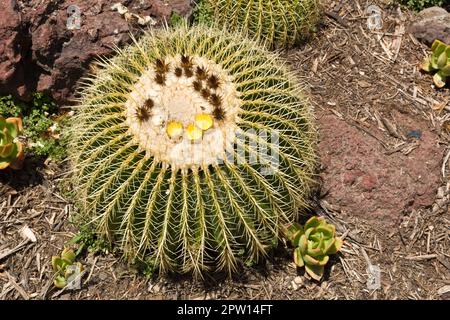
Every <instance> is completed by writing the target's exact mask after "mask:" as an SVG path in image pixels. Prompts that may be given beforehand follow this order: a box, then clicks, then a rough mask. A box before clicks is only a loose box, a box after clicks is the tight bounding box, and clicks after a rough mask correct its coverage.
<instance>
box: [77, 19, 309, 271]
mask: <svg viewBox="0 0 450 320" xmlns="http://www.w3.org/2000/svg"><path fill="white" fill-rule="evenodd" d="M85 82H86V83H85V85H84V89H83V91H82V98H81V101H80V106H78V107H77V111H76V114H75V116H74V118H73V121H72V126H71V134H72V142H71V147H70V149H71V151H72V156H73V163H74V166H75V174H74V178H75V179H74V182H75V186H76V187H77V197H78V198H79V199H80V205H81V215H82V217H83V218H85V220H87V221H89V223H91V224H92V225H93V226H94V227H95V228H96V230H97V232H98V235H100V236H102V237H105V238H107V239H109V240H110V241H111V242H112V243H113V244H114V245H115V246H116V247H117V248H119V249H120V250H121V251H122V252H123V253H124V255H125V256H126V257H127V258H128V259H130V260H135V259H143V260H146V261H151V262H152V263H153V264H154V266H155V267H157V268H158V269H159V270H160V272H166V271H177V272H190V271H194V272H195V273H196V274H200V273H201V272H202V271H203V270H205V269H209V268H211V269H214V270H226V271H228V272H232V271H234V270H235V269H236V267H237V265H238V261H239V259H240V258H241V257H242V258H243V259H244V260H246V259H251V260H257V259H258V258H259V257H261V256H263V255H265V254H266V253H267V250H268V249H269V248H270V247H272V246H273V245H274V244H275V243H276V241H277V238H278V236H279V227H280V225H281V224H282V223H286V222H290V221H292V219H293V218H294V216H295V214H296V213H297V212H298V211H299V210H301V209H303V208H305V206H306V198H307V197H308V195H309V191H310V187H311V182H312V177H313V170H314V162H315V155H314V142H315V132H314V129H313V127H312V123H311V113H310V107H309V105H308V103H307V102H306V101H305V99H304V98H303V96H302V94H301V91H300V88H299V85H298V83H297V81H296V79H295V78H294V77H293V75H292V74H291V73H289V72H288V71H287V69H286V68H285V67H284V66H283V63H282V62H280V60H279V59H278V57H277V56H276V55H274V54H272V53H269V52H268V51H266V50H265V49H263V48H261V47H259V46H258V45H256V44H255V43H254V42H252V41H249V40H247V39H246V38H244V37H243V36H241V35H240V34H232V33H228V32H227V31H225V30H217V29H215V28H209V27H205V26H196V27H193V28H190V29H188V28H187V27H185V26H180V27H178V28H176V29H171V30H165V29H164V30H158V31H153V32H152V33H151V34H147V35H145V36H143V37H142V38H141V40H139V41H136V42H135V44H134V45H132V46H129V47H128V48H126V49H124V50H118V55H117V56H116V57H115V58H112V59H110V60H104V61H103V62H101V63H99V66H98V70H97V72H96V74H95V75H93V76H92V77H91V78H90V79H87V80H86V81H85ZM261 133H263V134H261ZM238 136H239V137H241V138H240V139H237V138H236V137H238ZM263 138H264V139H263ZM266 138H267V139H266ZM260 150H266V151H267V152H266V153H267V154H271V155H272V156H274V158H277V159H278V162H275V161H265V160H264V159H262V158H263V157H262V156H260V153H259V151H260ZM249 159H250V160H251V159H253V160H257V161H249ZM266 160H267V159H266ZM267 170H269V171H267ZM264 172H266V173H264ZM267 172H269V174H267Z"/></svg>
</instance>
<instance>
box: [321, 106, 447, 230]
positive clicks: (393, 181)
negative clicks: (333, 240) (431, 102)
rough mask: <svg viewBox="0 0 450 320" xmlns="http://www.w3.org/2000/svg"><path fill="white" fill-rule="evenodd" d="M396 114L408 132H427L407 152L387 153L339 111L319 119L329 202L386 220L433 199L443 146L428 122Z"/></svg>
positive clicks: (431, 202)
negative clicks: (349, 122)
mask: <svg viewBox="0 0 450 320" xmlns="http://www.w3.org/2000/svg"><path fill="white" fill-rule="evenodd" d="M396 119H397V120H398V121H400V122H401V123H400V124H399V125H400V126H401V127H403V128H404V130H406V131H405V132H404V134H405V135H406V133H407V130H416V129H418V130H421V131H422V136H421V138H420V140H418V141H419V146H418V148H416V149H415V150H413V151H412V152H411V153H410V154H408V155H404V154H402V153H400V152H396V153H393V154H391V155H387V154H386V153H385V149H384V148H383V147H382V146H381V145H380V144H379V143H378V141H376V140H375V139H374V138H372V137H371V136H368V135H367V134H365V133H364V132H362V131H360V130H358V129H357V128H355V127H353V126H351V125H349V124H348V123H346V122H345V121H342V120H339V119H338V118H337V117H336V116H334V115H325V116H323V117H322V118H320V119H319V122H320V135H321V142H320V144H319V154H320V157H321V162H322V164H323V167H324V170H323V171H322V172H321V177H322V181H323V190H324V191H325V192H326V200H327V201H328V202H329V203H332V204H334V205H338V206H339V207H340V208H341V210H342V211H344V212H345V213H347V214H351V215H358V216H364V217H366V218H367V219H380V218H381V219H380V221H382V222H383V223H386V224H393V223H395V221H397V219H398V218H399V217H401V216H402V214H403V212H404V211H408V210H411V209H418V208H423V207H427V206H431V205H432V204H433V202H434V199H435V195H436V188H437V186H439V185H440V180H441V175H440V165H441V163H440V161H441V159H442V153H443V150H442V149H441V148H440V147H439V146H438V145H437V143H436V141H437V137H436V135H435V134H434V133H433V132H431V131H430V130H429V129H428V127H427V124H426V123H425V122H422V121H417V119H416V120H413V119H412V118H409V116H406V115H403V114H398V115H396ZM371 130H372V131H374V132H376V130H377V128H376V127H374V128H371Z"/></svg>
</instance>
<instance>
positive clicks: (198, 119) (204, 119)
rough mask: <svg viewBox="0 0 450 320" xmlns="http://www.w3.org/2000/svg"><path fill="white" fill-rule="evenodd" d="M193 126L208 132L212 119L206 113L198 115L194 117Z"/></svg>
mask: <svg viewBox="0 0 450 320" xmlns="http://www.w3.org/2000/svg"><path fill="white" fill-rule="evenodd" d="M195 124H196V125H197V127H199V128H200V129H202V130H203V131H206V130H208V129H209V128H211V127H212V125H213V118H212V116H211V115H209V114H206V113H200V114H198V115H196V116H195Z"/></svg>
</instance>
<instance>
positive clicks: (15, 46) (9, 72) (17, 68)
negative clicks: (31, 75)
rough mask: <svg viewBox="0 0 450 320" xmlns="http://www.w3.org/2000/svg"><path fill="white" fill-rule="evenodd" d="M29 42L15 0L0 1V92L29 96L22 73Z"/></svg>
mask: <svg viewBox="0 0 450 320" xmlns="http://www.w3.org/2000/svg"><path fill="white" fill-rule="evenodd" d="M29 43H30V41H29V38H28V37H26V36H24V25H23V21H22V17H21V15H20V12H19V7H18V4H17V2H16V1H15V0H2V1H0V94H9V93H11V94H14V95H16V96H22V97H24V98H28V97H29V94H28V90H27V86H26V84H25V73H24V67H25V66H26V64H27V59H26V54H27V49H28V48H29Z"/></svg>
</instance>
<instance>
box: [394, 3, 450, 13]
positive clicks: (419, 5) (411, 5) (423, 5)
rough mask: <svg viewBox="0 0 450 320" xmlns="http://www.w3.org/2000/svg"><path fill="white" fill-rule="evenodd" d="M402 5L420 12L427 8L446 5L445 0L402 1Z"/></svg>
mask: <svg viewBox="0 0 450 320" xmlns="http://www.w3.org/2000/svg"><path fill="white" fill-rule="evenodd" d="M400 3H401V4H404V5H406V6H408V7H409V8H411V9H413V10H417V11H420V10H422V9H424V8H427V7H432V6H442V5H443V4H444V0H400Z"/></svg>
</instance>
